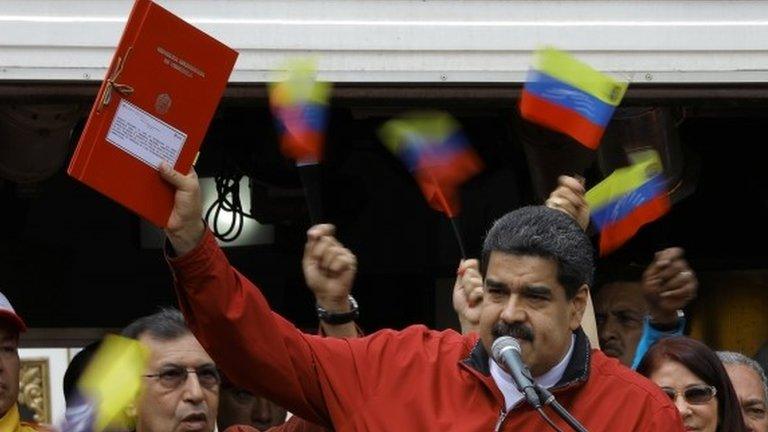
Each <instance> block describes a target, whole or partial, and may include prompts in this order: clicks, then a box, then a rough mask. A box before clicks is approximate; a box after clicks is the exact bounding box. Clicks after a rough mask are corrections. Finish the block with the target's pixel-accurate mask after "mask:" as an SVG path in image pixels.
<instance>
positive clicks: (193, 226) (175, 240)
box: [160, 162, 205, 255]
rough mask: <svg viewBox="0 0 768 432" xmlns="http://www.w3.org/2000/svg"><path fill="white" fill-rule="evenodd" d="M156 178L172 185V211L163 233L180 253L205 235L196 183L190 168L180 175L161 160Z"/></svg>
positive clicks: (189, 249) (198, 184)
mask: <svg viewBox="0 0 768 432" xmlns="http://www.w3.org/2000/svg"><path fill="white" fill-rule="evenodd" d="M160 177H162V178H163V180H165V181H167V182H168V183H170V184H171V185H173V187H175V188H176V195H175V196H174V201H173V210H172V211H171V216H170V217H169V218H168V223H167V224H166V227H165V233H166V235H167V236H168V240H170V242H171V245H173V249H174V250H175V251H176V253H177V254H178V255H184V254H186V253H187V252H189V251H191V250H192V249H194V248H195V246H197V245H198V243H200V240H201V239H202V238H203V234H205V224H204V223H203V219H202V217H203V216H202V215H203V203H202V199H201V198H200V182H199V181H198V179H197V173H195V170H194V168H192V169H190V170H189V174H187V175H183V174H181V173H180V172H178V171H176V170H174V169H173V168H172V167H171V166H169V165H168V164H166V163H165V162H163V163H161V164H160Z"/></svg>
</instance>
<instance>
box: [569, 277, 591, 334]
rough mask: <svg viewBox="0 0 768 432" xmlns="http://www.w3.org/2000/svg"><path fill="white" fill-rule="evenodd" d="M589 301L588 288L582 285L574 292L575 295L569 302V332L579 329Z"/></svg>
mask: <svg viewBox="0 0 768 432" xmlns="http://www.w3.org/2000/svg"><path fill="white" fill-rule="evenodd" d="M588 301H589V286H588V285H587V284H584V285H582V286H580V287H579V289H578V291H576V295H574V296H573V298H572V299H571V300H570V304H571V305H570V306H571V308H570V309H571V310H570V315H571V316H570V323H569V326H570V328H571V330H576V329H577V328H579V327H581V320H582V318H583V317H584V311H585V310H586V309H587V302H588Z"/></svg>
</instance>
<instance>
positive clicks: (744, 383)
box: [717, 351, 768, 432]
mask: <svg viewBox="0 0 768 432" xmlns="http://www.w3.org/2000/svg"><path fill="white" fill-rule="evenodd" d="M717 356H718V357H720V361H722V362H723V365H725V370H726V371H727V372H728V377H729V378H730V379H731V382H732V383H733V388H734V390H736V395H737V396H738V397H739V403H740V404H741V414H742V416H743V417H744V423H745V424H746V425H747V430H748V431H749V432H768V414H767V413H766V409H768V380H767V379H766V377H765V372H764V371H763V368H762V367H760V365H759V364H758V363H757V362H756V361H754V360H752V359H751V358H749V357H747V356H745V355H744V354H740V353H736V352H730V351H719V352H718V353H717Z"/></svg>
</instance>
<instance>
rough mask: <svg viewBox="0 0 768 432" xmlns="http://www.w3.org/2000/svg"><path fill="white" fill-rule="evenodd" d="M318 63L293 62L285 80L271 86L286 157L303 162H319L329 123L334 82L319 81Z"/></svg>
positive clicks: (281, 147)
mask: <svg viewBox="0 0 768 432" xmlns="http://www.w3.org/2000/svg"><path fill="white" fill-rule="evenodd" d="M315 75H316V66H315V63H314V61H312V60H308V59H296V60H293V61H291V62H289V63H288V64H287V66H286V72H285V74H284V76H283V77H282V79H281V80H279V81H277V82H274V83H272V84H270V86H269V104H270V107H271V108H272V113H273V115H274V116H275V120H276V123H277V130H278V133H279V134H280V149H281V150H282V152H283V154H284V155H285V156H286V157H288V158H291V159H295V160H297V161H299V162H305V163H306V162H319V161H320V159H321V156H322V152H323V140H324V137H325V128H326V124H327V123H328V98H329V95H330V92H331V85H330V83H326V82H320V81H317V80H316V79H315Z"/></svg>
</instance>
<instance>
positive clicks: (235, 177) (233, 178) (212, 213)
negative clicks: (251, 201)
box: [205, 168, 255, 242]
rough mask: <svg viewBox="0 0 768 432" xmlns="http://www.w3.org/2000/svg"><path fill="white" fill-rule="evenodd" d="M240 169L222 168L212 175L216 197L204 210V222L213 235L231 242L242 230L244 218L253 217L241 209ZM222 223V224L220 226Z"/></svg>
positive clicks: (241, 174)
mask: <svg viewBox="0 0 768 432" xmlns="http://www.w3.org/2000/svg"><path fill="white" fill-rule="evenodd" d="M243 176H244V174H243V172H242V171H241V170H239V169H237V168H234V169H223V170H222V172H220V173H219V174H217V175H216V176H215V177H214V183H215V184H216V199H215V200H214V201H213V203H212V204H211V206H210V207H208V210H206V212H205V223H206V224H207V225H208V226H209V227H211V231H212V232H213V235H214V236H215V237H216V238H217V239H219V240H221V241H223V242H231V241H234V240H235V239H237V238H238V237H239V236H240V234H241V233H242V232H243V226H244V225H245V218H249V219H255V218H254V217H253V215H251V214H250V213H248V212H246V211H245V210H244V209H243V204H242V202H241V201H240V180H241V179H242V178H243ZM222 225H223V226H222Z"/></svg>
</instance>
